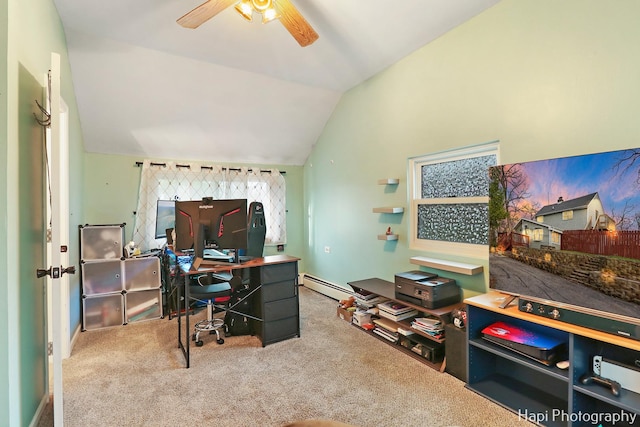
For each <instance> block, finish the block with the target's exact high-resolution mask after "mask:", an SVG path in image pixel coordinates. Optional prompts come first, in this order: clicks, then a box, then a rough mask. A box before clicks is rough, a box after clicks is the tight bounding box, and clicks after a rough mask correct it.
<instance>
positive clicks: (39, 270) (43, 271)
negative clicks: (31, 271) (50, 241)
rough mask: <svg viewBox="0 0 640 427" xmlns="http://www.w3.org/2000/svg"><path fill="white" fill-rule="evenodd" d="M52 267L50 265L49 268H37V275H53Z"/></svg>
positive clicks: (39, 276) (38, 276)
mask: <svg viewBox="0 0 640 427" xmlns="http://www.w3.org/2000/svg"><path fill="white" fill-rule="evenodd" d="M51 268H52V267H49V269H48V270H45V269H42V268H39V269H37V270H36V277H37V278H38V279H39V278H41V277H44V276H51Z"/></svg>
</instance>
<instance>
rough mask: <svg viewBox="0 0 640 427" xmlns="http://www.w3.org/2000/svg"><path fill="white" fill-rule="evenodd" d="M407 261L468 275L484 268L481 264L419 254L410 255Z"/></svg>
mask: <svg viewBox="0 0 640 427" xmlns="http://www.w3.org/2000/svg"><path fill="white" fill-rule="evenodd" d="M409 261H410V262H411V264H416V265H422V266H424V267H431V268H437V269H438V270H444V271H450V272H452V273H460V274H466V275H468V276H473V275H475V274H480V273H482V271H483V270H484V268H483V267H482V266H481V265H473V264H465V263H462V262H456V261H447V260H443V259H436V258H426V257H421V256H416V257H412V258H411V259H410V260H409Z"/></svg>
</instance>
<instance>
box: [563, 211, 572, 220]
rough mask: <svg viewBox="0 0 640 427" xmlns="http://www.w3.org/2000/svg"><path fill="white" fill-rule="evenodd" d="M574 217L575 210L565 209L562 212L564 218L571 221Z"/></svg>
mask: <svg viewBox="0 0 640 427" xmlns="http://www.w3.org/2000/svg"><path fill="white" fill-rule="evenodd" d="M571 219H573V211H564V212H562V220H563V221H569V220H571Z"/></svg>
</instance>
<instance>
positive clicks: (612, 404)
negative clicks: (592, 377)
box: [464, 292, 640, 427]
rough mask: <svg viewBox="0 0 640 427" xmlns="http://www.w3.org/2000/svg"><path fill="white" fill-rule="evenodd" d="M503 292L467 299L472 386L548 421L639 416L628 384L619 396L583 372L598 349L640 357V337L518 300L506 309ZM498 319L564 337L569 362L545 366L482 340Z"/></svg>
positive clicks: (637, 399) (637, 398) (639, 398)
mask: <svg viewBox="0 0 640 427" xmlns="http://www.w3.org/2000/svg"><path fill="white" fill-rule="evenodd" d="M504 298H505V295H503V294H500V293H498V292H490V293H487V294H483V295H478V296H476V297H472V298H468V299H466V300H465V301H464V302H465V303H466V304H467V339H468V352H469V354H468V366H467V368H468V369H467V371H468V383H467V388H469V389H471V390H473V391H475V392H477V393H479V394H481V395H483V396H484V397H486V398H488V399H490V400H492V401H494V402H496V403H498V404H500V405H501V406H504V407H506V408H507V409H510V410H512V411H514V412H515V413H517V414H519V415H521V416H522V417H523V418H526V419H528V420H529V421H535V422H536V423H538V424H541V425H545V426H565V427H566V426H569V427H574V426H582V425H591V424H589V422H585V418H584V417H585V416H598V415H597V414H616V415H619V416H620V415H621V414H626V416H633V415H634V414H635V415H636V418H635V420H636V421H635V422H636V423H638V422H639V421H638V420H640V394H638V393H634V392H632V391H630V390H627V389H624V388H623V389H622V391H621V393H620V395H619V396H614V395H613V393H612V392H611V390H610V389H609V388H607V387H604V386H602V385H599V384H595V383H593V384H588V385H584V384H582V383H581V382H580V377H581V376H582V375H583V374H585V373H590V372H591V364H592V357H593V356H594V355H603V356H604V357H607V358H610V359H613V360H627V359H631V360H640V341H635V340H632V339H628V338H623V337H618V336H615V335H611V334H606V333H602V332H599V331H596V330H592V329H588V328H583V327H580V326H575V325H572V324H569V323H564V322H560V321H556V320H553V319H549V318H544V317H540V316H536V315H533V314H529V313H524V312H521V311H519V310H518V308H517V306H515V305H511V306H509V307H507V308H505V309H501V308H499V305H500V304H501V303H502V302H503V301H504ZM497 321H504V322H506V323H512V324H515V325H518V326H520V327H521V328H523V329H528V330H530V331H532V332H533V333H536V332H537V333H543V334H548V335H551V336H555V337H559V338H561V339H563V340H564V341H565V342H566V345H567V359H568V361H569V363H570V364H569V368H568V369H566V370H562V369H559V368H557V367H556V366H555V365H551V366H546V365H544V364H542V363H540V362H537V361H535V360H532V359H529V358H528V357H525V356H522V355H520V354H518V353H516V352H515V351H512V350H510V349H507V348H504V347H501V346H499V345H495V344H493V343H491V342H488V341H486V340H483V339H482V338H481V331H482V329H484V328H485V327H486V326H488V325H490V324H492V323H494V322H497ZM580 414H583V415H582V416H581V415H580ZM585 414H586V415H585ZM601 421H602V422H601V423H600V425H602V426H608V425H612V423H610V422H609V423H607V422H606V420H604V419H602V420H601ZM599 422H600V421H599ZM593 425H598V423H595V424H593ZM616 425H617V426H621V425H625V426H626V425H637V424H625V423H622V422H620V423H617V424H616Z"/></svg>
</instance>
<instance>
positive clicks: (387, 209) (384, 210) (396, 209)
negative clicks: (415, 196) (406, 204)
mask: <svg viewBox="0 0 640 427" xmlns="http://www.w3.org/2000/svg"><path fill="white" fill-rule="evenodd" d="M402 212H404V208H402V207H383V208H373V213H391V214H397V213H402Z"/></svg>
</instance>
